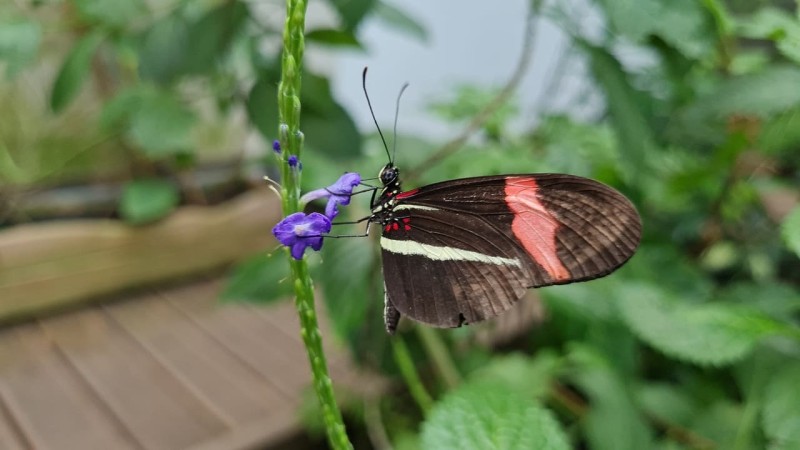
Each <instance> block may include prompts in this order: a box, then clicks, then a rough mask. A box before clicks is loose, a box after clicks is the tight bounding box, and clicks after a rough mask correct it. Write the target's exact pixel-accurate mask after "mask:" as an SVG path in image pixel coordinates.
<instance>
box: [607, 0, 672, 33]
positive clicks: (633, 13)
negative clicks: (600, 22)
mask: <svg viewBox="0 0 800 450" xmlns="http://www.w3.org/2000/svg"><path fill="white" fill-rule="evenodd" d="M602 4H603V6H604V7H605V8H604V9H605V12H606V15H607V16H608V20H609V21H610V22H611V24H612V25H613V27H614V28H615V29H616V30H617V31H618V32H619V33H620V34H622V35H624V36H626V37H627V38H629V39H631V40H632V41H640V40H642V39H644V38H645V37H646V36H648V35H650V34H652V33H653V32H654V31H655V30H656V29H657V28H658V22H659V20H661V3H660V2H659V1H658V0H602Z"/></svg>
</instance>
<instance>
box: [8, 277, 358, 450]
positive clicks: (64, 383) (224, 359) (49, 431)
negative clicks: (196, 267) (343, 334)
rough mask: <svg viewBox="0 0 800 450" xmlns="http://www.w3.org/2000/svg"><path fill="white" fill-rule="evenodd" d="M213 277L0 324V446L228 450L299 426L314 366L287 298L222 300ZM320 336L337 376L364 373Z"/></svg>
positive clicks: (339, 379) (347, 381) (350, 379)
mask: <svg viewBox="0 0 800 450" xmlns="http://www.w3.org/2000/svg"><path fill="white" fill-rule="evenodd" d="M219 287H220V286H219V283H218V282H202V283H199V284H194V285H191V286H187V287H181V288H175V289H170V290H162V291H157V292H153V293H151V294H148V295H141V296H138V297H136V298H131V299H129V300H128V301H124V302H119V303H114V304H112V305H105V306H95V307H92V308H87V309H83V310H80V311H76V312H71V313H67V314H63V315H60V316H58V317H54V318H49V319H44V320H38V321H34V322H29V323H26V324H23V325H17V326H14V327H11V328H7V329H5V330H3V331H2V332H0V449H4V450H16V449H36V450H40V449H41V450H47V449H53V450H71V449H76V450H78V449H79V450H92V449H121V450H123V449H164V450H172V449H175V450H182V449H192V450H223V449H224V450H232V449H244V448H265V447H268V446H269V445H274V444H276V443H279V442H281V441H283V440H285V439H287V438H288V437H290V436H292V435H294V434H296V433H297V432H298V431H299V429H300V424H299V420H298V416H297V409H298V406H299V405H300V402H301V400H300V398H301V394H302V392H303V390H304V388H305V387H306V386H307V385H308V384H309V381H310V373H309V370H308V361H307V359H306V354H305V351H304V350H303V348H302V344H301V342H300V339H299V332H298V324H297V318H296V317H295V313H294V307H293V305H292V304H291V303H290V302H285V303H281V304H277V305H274V306H268V307H265V308H255V307H249V306H243V305H220V304H218V303H216V295H217V292H218V290H219ZM324 336H326V337H327V338H328V339H327V340H326V346H328V347H329V348H328V349H327V350H328V357H329V361H330V366H331V372H332V376H333V379H334V383H336V384H340V385H350V386H355V385H356V384H360V383H363V380H364V378H363V377H359V376H357V375H355V374H354V371H353V370H352V369H351V367H350V365H349V363H348V360H347V357H346V354H345V352H344V351H342V350H341V349H340V348H337V347H336V346H334V345H331V343H330V336H331V335H330V334H329V333H324ZM359 378H361V379H359Z"/></svg>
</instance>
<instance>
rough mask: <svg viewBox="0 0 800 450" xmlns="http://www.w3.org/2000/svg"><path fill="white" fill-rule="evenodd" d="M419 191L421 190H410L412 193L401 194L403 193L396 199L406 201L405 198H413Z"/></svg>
mask: <svg viewBox="0 0 800 450" xmlns="http://www.w3.org/2000/svg"><path fill="white" fill-rule="evenodd" d="M417 191H419V189H412V190H410V191H406V192H401V193H399V194H397V197H396V198H397V199H398V200H402V199H404V198H407V197H411V196H412V195H414V194H416V193H417Z"/></svg>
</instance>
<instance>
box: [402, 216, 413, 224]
mask: <svg viewBox="0 0 800 450" xmlns="http://www.w3.org/2000/svg"><path fill="white" fill-rule="evenodd" d="M408 222H411V217H403V223H408Z"/></svg>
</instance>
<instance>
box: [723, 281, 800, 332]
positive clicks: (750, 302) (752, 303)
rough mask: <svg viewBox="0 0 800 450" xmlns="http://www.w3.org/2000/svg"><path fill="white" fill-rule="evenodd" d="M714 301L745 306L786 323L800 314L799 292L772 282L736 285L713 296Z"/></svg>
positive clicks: (787, 285) (785, 285) (791, 287)
mask: <svg viewBox="0 0 800 450" xmlns="http://www.w3.org/2000/svg"><path fill="white" fill-rule="evenodd" d="M714 299H715V300H717V301H720V302H725V303H736V304H740V305H746V306H749V307H751V308H755V309H758V310H759V311H761V312H763V313H765V314H767V315H769V316H770V317H772V318H774V319H777V320H782V321H786V322H791V321H793V320H794V319H795V317H796V315H797V313H798V312H800V290H798V289H796V288H794V287H793V286H792V285H790V284H785V283H778V282H775V281H772V280H770V281H769V282H766V283H753V282H741V283H736V284H733V285H730V286H728V287H726V288H725V289H723V290H722V291H720V292H719V293H717V294H715V295H714Z"/></svg>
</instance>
